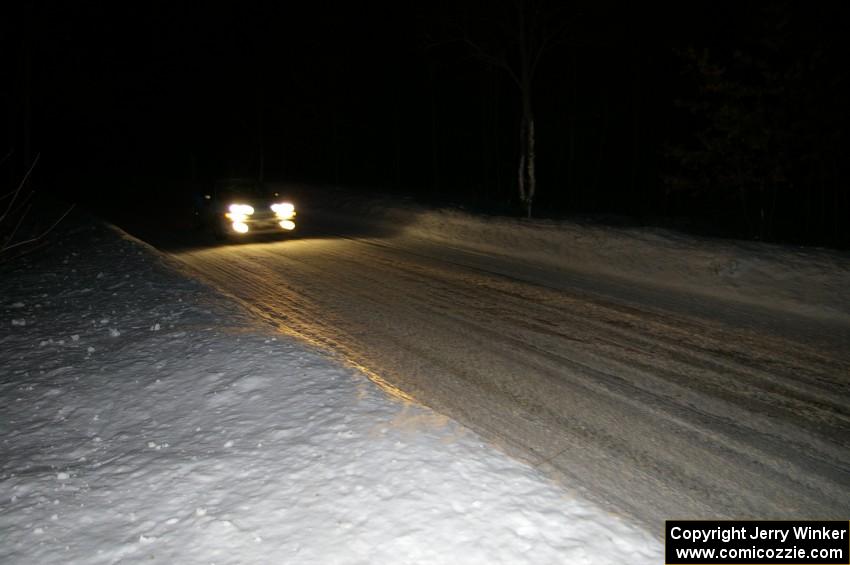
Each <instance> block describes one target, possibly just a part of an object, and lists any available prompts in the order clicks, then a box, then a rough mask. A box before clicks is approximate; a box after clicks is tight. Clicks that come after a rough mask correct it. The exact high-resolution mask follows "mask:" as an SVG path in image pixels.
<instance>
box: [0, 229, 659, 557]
mask: <svg viewBox="0 0 850 565" xmlns="http://www.w3.org/2000/svg"><path fill="white" fill-rule="evenodd" d="M76 225H77V227H76V228H74V229H73V230H71V232H70V233H67V234H65V236H64V237H63V238H62V240H61V241H60V242H59V243H58V244H57V245H56V246H55V247H54V248H53V249H51V250H49V251H45V252H44V253H43V254H39V255H33V256H31V257H28V258H25V259H24V260H21V261H18V262H16V263H14V264H12V265H5V266H2V269H3V273H2V279H0V308H2V311H3V313H4V316H3V319H4V320H5V322H4V323H3V324H2V326H0V343H2V349H0V367H2V369H0V398H1V399H2V402H0V422H3V427H4V438H3V443H2V447H0V451H2V458H0V461H2V468H0V481H2V486H3V489H2V499H0V500H2V507H0V509H1V510H0V536H1V537H0V539H2V544H0V561H2V562H15V563H39V564H50V563H116V562H145V563H151V562H155V563H219V564H220V563H488V564H489V563H624V562H628V563H659V562H661V559H662V558H661V548H660V546H659V544H658V543H657V542H656V541H655V540H654V539H653V538H652V537H651V536H649V535H648V534H646V533H644V532H642V531H640V530H638V529H636V528H634V527H632V526H630V525H628V524H626V523H624V522H623V521H621V520H620V519H618V518H616V517H614V516H611V515H610V514H607V513H606V512H604V511H602V510H600V509H599V508H597V507H596V506H594V505H592V504H589V503H587V502H585V501H583V500H582V499H580V498H578V497H577V496H576V495H575V494H573V493H571V492H568V491H565V490H563V489H561V488H559V487H557V486H556V485H554V484H553V483H552V482H550V481H548V480H547V479H546V478H545V477H543V476H541V475H540V474H539V473H537V472H535V471H534V470H532V469H531V468H529V467H527V466H525V465H524V464H521V463H519V462H517V461H514V460H512V459H510V458H507V457H506V456H504V455H503V454H501V453H500V452H498V451H497V450H495V449H494V448H492V447H490V446H488V445H485V444H483V443H482V441H481V439H480V438H479V437H477V436H476V435H475V434H473V433H471V432H469V431H468V430H466V429H465V428H462V427H460V426H459V425H457V424H456V423H454V422H452V421H450V420H447V419H446V418H444V417H441V416H440V415H438V414H435V413H433V412H431V411H429V410H427V409H424V408H421V407H419V406H415V405H411V404H408V403H405V402H402V401H400V400H396V399H393V398H390V397H388V396H386V394H385V393H384V392H382V391H381V390H380V389H378V388H377V387H376V386H375V385H374V384H373V383H372V382H371V381H369V380H368V379H366V378H365V377H364V376H362V375H361V374H359V373H357V372H356V371H354V370H353V369H349V368H346V367H343V366H341V365H339V364H338V363H336V362H335V361H333V360H331V359H328V358H327V357H325V356H324V355H323V354H320V353H319V352H317V351H314V350H310V349H308V348H306V347H305V346H303V345H302V344H300V343H296V342H293V341H290V340H289V339H286V338H283V337H282V336H278V335H276V334H274V333H273V332H272V330H271V329H270V328H267V327H265V326H262V325H258V323H257V322H256V321H254V320H253V319H250V318H248V317H247V315H246V314H244V313H243V312H242V311H241V310H238V309H237V308H236V306H234V305H233V304H232V303H230V302H229V301H227V300H225V299H223V298H222V297H220V296H216V295H215V294H213V293H212V292H211V291H210V290H209V289H207V288H204V287H202V286H201V285H200V284H198V283H195V282H193V281H191V280H188V279H186V278H183V277H182V276H180V275H179V274H178V273H176V272H175V271H174V270H173V269H172V268H171V267H170V266H169V265H168V264H167V261H166V260H165V259H163V258H161V257H160V256H158V255H156V254H155V252H152V251H151V250H150V249H148V248H146V247H145V246H144V245H143V244H140V243H138V242H136V241H134V240H131V239H130V238H128V237H121V236H120V234H118V233H117V232H115V231H112V230H109V229H107V228H105V227H102V226H99V225H93V226H85V225H81V224H76ZM660 527H661V525H660V524H659V528H660Z"/></svg>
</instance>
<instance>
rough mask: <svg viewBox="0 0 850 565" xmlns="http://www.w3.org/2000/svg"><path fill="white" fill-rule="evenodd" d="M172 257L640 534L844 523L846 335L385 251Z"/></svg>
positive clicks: (586, 283)
mask: <svg viewBox="0 0 850 565" xmlns="http://www.w3.org/2000/svg"><path fill="white" fill-rule="evenodd" d="M173 256H174V257H176V258H177V259H179V261H181V262H182V263H183V264H184V265H185V266H186V267H187V270H188V271H189V272H192V273H194V275H195V276H198V277H199V278H201V279H202V280H205V281H206V282H208V283H211V284H212V285H214V286H215V287H217V288H219V289H221V290H223V291H224V292H226V293H228V294H230V295H232V296H233V297H235V298H236V299H238V300H239V301H240V302H241V303H242V304H243V305H245V306H247V307H248V308H249V309H250V310H251V311H253V312H254V313H255V314H257V315H258V316H261V317H262V318H264V319H265V320H267V321H268V322H270V323H272V324H274V325H275V326H276V327H278V328H279V329H280V330H282V331H284V332H287V333H291V334H295V335H297V336H299V337H301V338H303V339H306V340H308V341H310V342H312V343H316V344H321V345H322V346H324V347H326V348H328V349H331V350H333V351H335V352H337V353H338V354H339V355H341V356H342V357H344V358H345V359H346V360H347V361H349V362H350V363H352V364H355V365H356V366H358V367H360V368H361V369H364V370H365V371H366V372H367V374H370V375H371V377H372V378H373V379H374V380H376V381H379V382H380V383H381V384H383V386H384V387H385V388H387V389H388V390H391V391H393V390H397V391H401V392H400V394H407V395H410V396H412V397H414V398H415V399H416V400H418V401H420V402H422V403H423V404H426V405H428V406H431V407H433V408H435V409H436V410H438V411H440V412H443V413H445V414H447V415H449V416H451V417H452V418H455V419H456V420H458V421H460V422H462V423H463V424H465V425H467V426H469V427H470V428H472V429H474V430H476V431H478V432H480V433H482V434H483V435H485V436H486V437H488V438H491V439H493V440H495V441H496V442H497V443H499V444H500V445H502V446H503V447H504V448H505V449H506V450H507V451H509V452H511V453H512V454H514V455H517V456H521V457H523V458H525V459H527V460H529V461H531V462H532V463H534V464H535V465H537V466H538V467H539V468H541V469H544V470H546V471H548V472H551V473H552V474H553V475H555V476H557V477H560V478H561V479H563V480H565V481H568V482H569V484H571V485H572V486H576V485H578V486H579V487H580V488H582V489H583V490H584V491H585V492H586V494H587V495H588V496H590V497H591V498H593V499H594V500H596V501H599V502H602V503H603V504H606V505H608V506H609V507H611V508H614V509H618V510H620V511H623V512H625V513H626V514H628V515H630V516H631V517H632V518H634V519H636V520H638V521H640V522H641V523H643V524H644V525H645V526H646V527H647V528H648V529H649V530H651V531H653V532H655V533H656V535H659V536H660V534H661V529H662V521H663V520H664V519H669V518H699V519H709V518H762V519H766V518H804V517H805V518H820V519H826V518H847V512H848V509H850V409H849V408H848V407H850V382H848V375H850V352H849V351H848V348H847V347H846V346H843V345H842V344H845V343H846V341H844V338H845V337H846V335H847V334H846V331H847V328H843V327H838V326H835V327H836V328H838V329H837V332H838V333H836V332H834V331H832V330H831V329H830V327H826V326H818V325H817V324H815V323H814V322H813V323H812V324H813V325H812V326H811V327H808V326H806V325H805V324H803V323H802V322H801V323H800V324H795V323H793V322H789V320H790V318H786V319H785V323H777V320H776V319H773V318H770V317H767V318H763V317H761V316H760V315H759V314H758V313H757V312H754V311H747V310H742V309H740V308H737V307H736V308H732V307H731V306H728V308H729V310H728V311H725V310H724V311H715V312H713V313H712V310H717V309H718V308H720V307H721V306H718V304H714V303H707V302H705V301H703V302H699V301H694V302H693V303H692V305H693V308H691V309H690V310H692V313H691V314H689V313H687V310H688V308H687V304H688V302H687V300H684V301H682V300H679V301H678V302H677V301H676V300H674V298H673V297H670V300H669V301H668V303H666V304H665V300H664V299H663V296H664V294H663V293H659V294H658V296H661V297H662V298H660V299H657V300H655V301H654V302H653V306H652V307H649V306H646V305H641V304H640V293H637V292H630V291H628V289H621V290H623V292H622V293H621V294H622V295H623V297H625V298H624V299H622V300H620V299H617V298H615V297H614V295H616V294H617V292H618V291H617V287H616V285H615V284H613V283H610V281H605V280H598V281H593V280H587V279H581V280H579V279H578V278H575V279H570V278H569V277H568V276H561V275H558V274H557V273H547V272H545V270H540V269H537V270H534V269H531V268H524V267H522V266H517V265H516V264H515V263H511V262H510V261H508V260H507V259H496V258H492V257H485V256H481V255H479V254H474V253H469V252H464V251H460V250H451V249H447V248H445V247H438V246H436V245H430V244H428V243H424V242H419V243H411V242H410V241H405V240H401V239H392V238H391V239H379V238H366V237H338V238H335V237H315V238H309V237H305V238H302V239H294V240H290V241H284V242H266V243H249V244H241V245H223V246H214V247H206V248H195V249H190V250H185V249H184V250H181V251H175V252H174V253H173ZM612 297H613V298H612ZM683 304H684V306H683ZM673 306H676V307H673ZM730 312H731V314H730ZM730 320H731V321H730ZM812 328H816V329H817V331H814V330H812ZM810 330H811V331H810ZM795 334H796V335H795Z"/></svg>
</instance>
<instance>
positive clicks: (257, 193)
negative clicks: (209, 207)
mask: <svg viewBox="0 0 850 565" xmlns="http://www.w3.org/2000/svg"><path fill="white" fill-rule="evenodd" d="M216 196H217V198H218V199H219V200H234V199H237V200H239V199H241V200H251V201H255V200H271V199H274V198H277V197H278V193H277V192H275V191H274V190H271V189H269V188H267V187H264V186H263V185H261V184H259V183H256V182H250V181H226V182H222V183H220V184H219V186H218V187H217V189H216Z"/></svg>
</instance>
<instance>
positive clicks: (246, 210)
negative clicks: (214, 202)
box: [227, 204, 254, 216]
mask: <svg viewBox="0 0 850 565" xmlns="http://www.w3.org/2000/svg"><path fill="white" fill-rule="evenodd" d="M227 209H228V210H229V211H230V213H231V214H233V215H236V216H250V215H251V214H253V213H254V207H253V206H251V205H250V204H231V205H230V206H229V207H228V208H227Z"/></svg>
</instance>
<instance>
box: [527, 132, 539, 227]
mask: <svg viewBox="0 0 850 565" xmlns="http://www.w3.org/2000/svg"><path fill="white" fill-rule="evenodd" d="M527 165H528V199H527V201H526V205H525V210H526V214H527V216H528V217H529V218H530V217H531V206H532V204H534V196H535V194H536V193H537V169H536V165H537V155H536V154H535V151H534V118H533V117H529V118H528V163H527Z"/></svg>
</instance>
